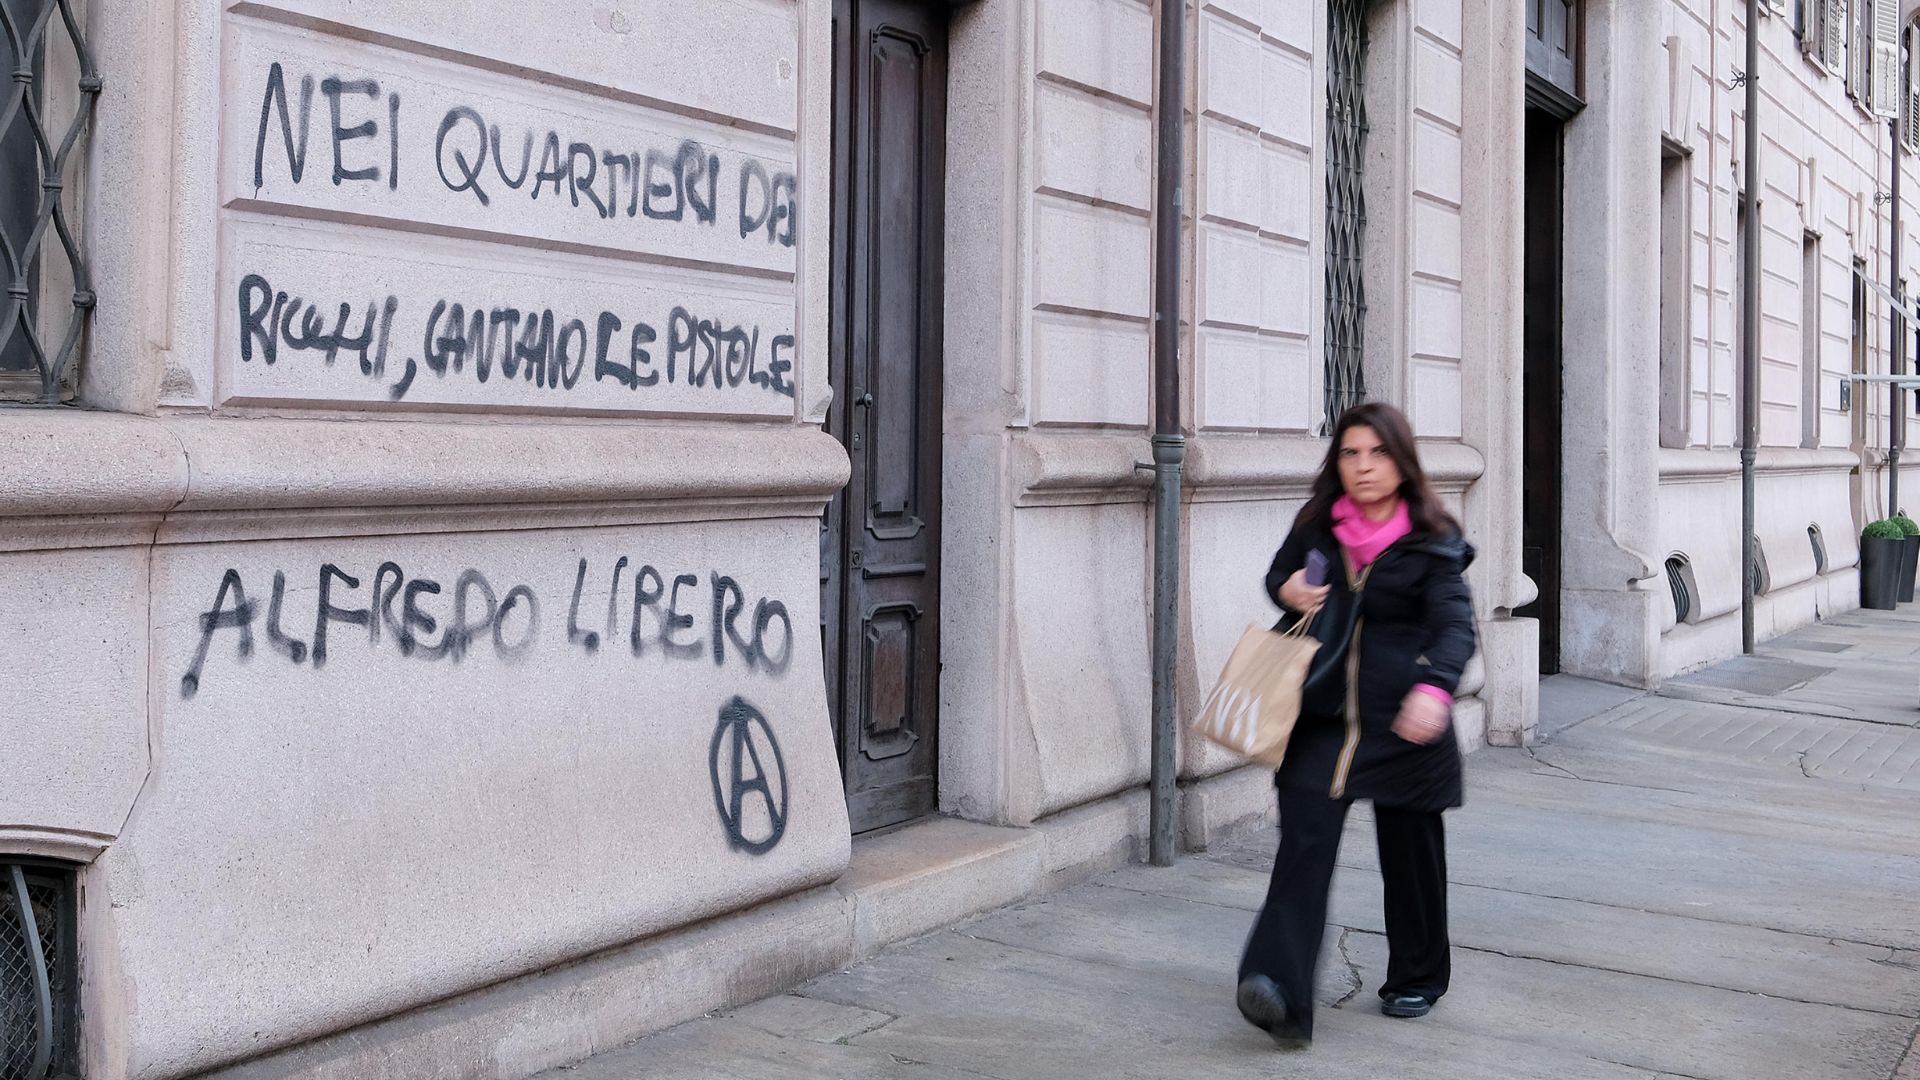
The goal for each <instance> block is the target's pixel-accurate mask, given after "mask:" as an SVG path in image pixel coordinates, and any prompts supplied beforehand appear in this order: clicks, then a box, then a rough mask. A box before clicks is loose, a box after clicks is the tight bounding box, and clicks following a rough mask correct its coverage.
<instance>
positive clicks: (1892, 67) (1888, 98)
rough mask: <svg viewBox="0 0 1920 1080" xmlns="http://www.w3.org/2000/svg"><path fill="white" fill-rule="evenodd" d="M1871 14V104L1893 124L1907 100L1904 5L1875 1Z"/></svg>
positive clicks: (1889, 1) (1874, 109)
mask: <svg viewBox="0 0 1920 1080" xmlns="http://www.w3.org/2000/svg"><path fill="white" fill-rule="evenodd" d="M1869 10H1870V11H1871V12H1872V13H1873V54H1872V57H1871V65H1872V66H1871V68H1870V71H1869V75H1870V77H1871V79H1872V86H1873V92H1872V94H1871V98H1872V100H1871V102H1870V104H1871V107H1872V109H1873V114H1874V115H1875V116H1878V117H1881V118H1882V119H1886V120H1891V119H1893V118H1894V117H1897V116H1899V115H1900V101H1901V98H1903V97H1904V96H1905V92H1904V87H1903V85H1902V80H1901V77H1900V3H1899V0H1875V2H1874V3H1873V6H1872V7H1871V8H1870V9H1869Z"/></svg>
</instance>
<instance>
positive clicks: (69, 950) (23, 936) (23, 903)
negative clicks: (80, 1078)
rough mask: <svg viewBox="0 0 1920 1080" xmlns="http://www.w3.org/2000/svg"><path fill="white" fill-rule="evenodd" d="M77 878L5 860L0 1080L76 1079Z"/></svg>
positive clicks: (0, 868) (0, 904) (0, 918)
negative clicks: (75, 885)
mask: <svg viewBox="0 0 1920 1080" xmlns="http://www.w3.org/2000/svg"><path fill="white" fill-rule="evenodd" d="M73 881H74V879H73V873H72V872H71V871H70V870H68V869H66V868H64V867H62V866H58V865H55V864H50V863H42V862H33V861H24V860H23V861H8V860H6V859H4V858H0V1080H47V1078H52V1077H67V1076H73V1075H76V1065H77V1064H78V1063H77V1061H76V1060H75V1058H76V1053H75V1051H76V1039H75V1034H76V1031H77V1027H78V1025H77V1023H76V1020H77V1018H78V1015H79V995H78V990H79V979H78V977H77V976H78V971H79V968H78V965H77V963H76V962H75V961H76V956H75V948H74V921H75V920H74V912H75V905H74V886H73Z"/></svg>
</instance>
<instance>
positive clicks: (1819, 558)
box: [1807, 525, 1827, 574]
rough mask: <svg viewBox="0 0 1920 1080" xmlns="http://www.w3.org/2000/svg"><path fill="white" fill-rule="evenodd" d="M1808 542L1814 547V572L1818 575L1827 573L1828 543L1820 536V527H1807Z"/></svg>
mask: <svg viewBox="0 0 1920 1080" xmlns="http://www.w3.org/2000/svg"><path fill="white" fill-rule="evenodd" d="M1807 542H1808V543H1810V544H1812V545H1813V571H1814V573H1816V574H1825V573H1826V572H1827V541H1826V538H1825V537H1823V536H1821V535H1820V526H1818V525H1809V526H1807Z"/></svg>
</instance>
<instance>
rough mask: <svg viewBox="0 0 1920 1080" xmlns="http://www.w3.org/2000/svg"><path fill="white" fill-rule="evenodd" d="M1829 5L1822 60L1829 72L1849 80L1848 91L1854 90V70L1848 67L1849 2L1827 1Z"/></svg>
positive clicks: (1849, 37) (1840, 0)
mask: <svg viewBox="0 0 1920 1080" xmlns="http://www.w3.org/2000/svg"><path fill="white" fill-rule="evenodd" d="M1826 4H1827V27H1826V29H1827V43H1826V46H1825V48H1826V51H1825V52H1824V53H1822V54H1821V57H1820V58H1821V59H1822V60H1823V61H1825V62H1826V65H1827V70H1828V71H1830V72H1832V73H1833V74H1835V75H1838V76H1841V77H1842V78H1844V79H1846V80H1847V84H1848V89H1849V90H1851V89H1852V83H1853V75H1852V69H1850V68H1849V67H1847V46H1848V44H1849V43H1850V39H1851V36H1852V35H1851V27H1850V26H1849V25H1848V22H1847V16H1848V14H1849V12H1848V11H1847V0H1826Z"/></svg>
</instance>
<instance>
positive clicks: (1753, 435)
mask: <svg viewBox="0 0 1920 1080" xmlns="http://www.w3.org/2000/svg"><path fill="white" fill-rule="evenodd" d="M1759 119H1760V0H1747V148H1746V155H1747V161H1746V166H1747V167H1746V173H1747V177H1746V190H1745V191H1744V192H1742V193H1741V198H1743V199H1745V200H1746V210H1747V221H1746V236H1745V243H1746V251H1745V258H1744V259H1743V263H1744V265H1743V267H1742V268H1741V282H1740V284H1741V290H1740V291H1741V294H1742V296H1741V304H1740V306H1741V320H1740V322H1741V326H1740V368H1741V387H1740V390H1741V393H1740V413H1741V415H1740V582H1741V585H1740V648H1741V650H1742V651H1744V652H1746V653H1747V654H1748V655H1751V654H1752V653H1753V646H1754V641H1753V579H1754V574H1755V572H1756V570H1757V566H1756V560H1755V558H1754V554H1755V552H1754V516H1755V515H1754V492H1753V464H1754V460H1755V458H1756V457H1757V456H1758V453H1759V447H1760V355H1759V354H1760V124H1759Z"/></svg>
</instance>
